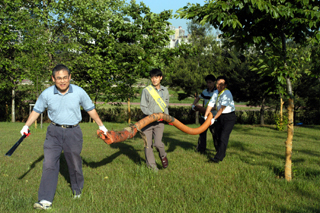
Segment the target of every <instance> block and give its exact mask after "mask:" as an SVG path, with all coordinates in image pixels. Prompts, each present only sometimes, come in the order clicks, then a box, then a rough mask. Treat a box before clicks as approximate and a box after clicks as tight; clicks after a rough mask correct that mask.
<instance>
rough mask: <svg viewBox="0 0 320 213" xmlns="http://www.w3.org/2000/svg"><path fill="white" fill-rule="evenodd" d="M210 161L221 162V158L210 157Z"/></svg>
mask: <svg viewBox="0 0 320 213" xmlns="http://www.w3.org/2000/svg"><path fill="white" fill-rule="evenodd" d="M210 161H211V162H213V163H219V161H220V160H219V159H217V158H210Z"/></svg>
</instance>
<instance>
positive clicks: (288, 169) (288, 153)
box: [284, 98, 294, 181]
mask: <svg viewBox="0 0 320 213" xmlns="http://www.w3.org/2000/svg"><path fill="white" fill-rule="evenodd" d="M293 112H294V103H293V99H291V98H290V99H289V105H288V130H287V131H288V136H287V140H286V165H285V170H284V176H285V178H286V180H287V181H291V179H292V175H291V174H292V172H291V163H292V139H293Z"/></svg>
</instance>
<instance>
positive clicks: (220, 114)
mask: <svg viewBox="0 0 320 213" xmlns="http://www.w3.org/2000/svg"><path fill="white" fill-rule="evenodd" d="M227 85H228V80H227V78H226V77H225V76H219V77H218V78H217V90H216V91H215V92H214V93H213V95H212V97H211V99H210V101H209V104H208V107H207V109H206V113H205V115H204V116H205V117H204V118H205V119H206V118H207V116H208V115H209V112H210V111H211V110H212V108H214V107H215V108H217V114H216V115H215V116H214V117H213V119H212V120H211V125H212V124H213V123H215V121H217V122H216V127H215V130H214V131H215V134H216V135H217V144H215V148H216V151H217V153H216V155H215V156H214V158H211V160H212V161H213V162H215V163H219V162H220V161H222V160H223V159H224V157H225V156H226V151H227V147H228V142H229V137H230V134H231V131H232V129H233V126H234V124H235V123H236V120H237V117H236V114H235V106H234V101H233V96H232V94H231V92H230V90H228V89H227Z"/></svg>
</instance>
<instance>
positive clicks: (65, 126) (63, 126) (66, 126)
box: [51, 122, 79, 128]
mask: <svg viewBox="0 0 320 213" xmlns="http://www.w3.org/2000/svg"><path fill="white" fill-rule="evenodd" d="M51 123H52V124H53V125H55V126H58V127H62V128H73V127H76V126H78V125H79V124H75V125H60V124H56V123H54V122H51Z"/></svg>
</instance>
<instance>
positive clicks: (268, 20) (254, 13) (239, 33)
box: [178, 0, 320, 181]
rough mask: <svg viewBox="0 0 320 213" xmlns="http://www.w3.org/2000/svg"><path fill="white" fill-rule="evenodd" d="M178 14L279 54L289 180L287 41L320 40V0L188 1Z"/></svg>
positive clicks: (238, 43) (243, 43) (290, 76)
mask: <svg viewBox="0 0 320 213" xmlns="http://www.w3.org/2000/svg"><path fill="white" fill-rule="evenodd" d="M178 13H179V17H181V18H186V19H194V18H196V19H197V20H198V21H200V23H202V24H204V23H210V24H211V25H212V26H213V27H214V28H218V29H219V30H220V31H221V32H222V37H224V38H230V39H232V40H233V41H234V42H233V44H234V45H235V46H239V47H240V48H247V47H249V46H255V47H256V48H257V49H260V48H262V49H263V48H265V47H266V46H270V47H271V48H272V51H273V54H274V55H279V56H280V57H281V59H282V65H281V66H279V67H278V69H276V70H274V72H273V74H275V75H276V76H277V80H278V81H279V82H280V83H282V84H286V85H287V92H286V94H287V95H288V96H289V99H288V100H289V104H288V111H289V114H288V115H289V116H288V136H287V141H286V165H285V178H286V180H288V181H290V180H291V179H292V176H291V173H292V172H291V155H292V138H293V123H294V121H293V108H294V101H293V92H292V85H291V81H292V79H293V78H294V76H293V73H292V72H291V70H289V69H288V68H287V62H288V61H287V46H286V44H287V41H288V40H289V39H291V40H293V41H295V42H296V43H297V44H301V45H306V44H307V43H308V42H309V41H312V42H318V41H319V40H320V33H319V31H318V29H319V22H320V19H319V18H320V12H319V2H318V1H317V0H305V1H300V0H294V1H286V0H283V1H280V2H279V1H266V0H261V1H255V0H244V1H236V0H229V1H222V0H218V1H209V2H207V3H206V4H204V5H203V6H200V5H199V4H197V5H195V4H192V5H191V4H188V5H187V6H185V7H184V8H181V9H179V10H178Z"/></svg>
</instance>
